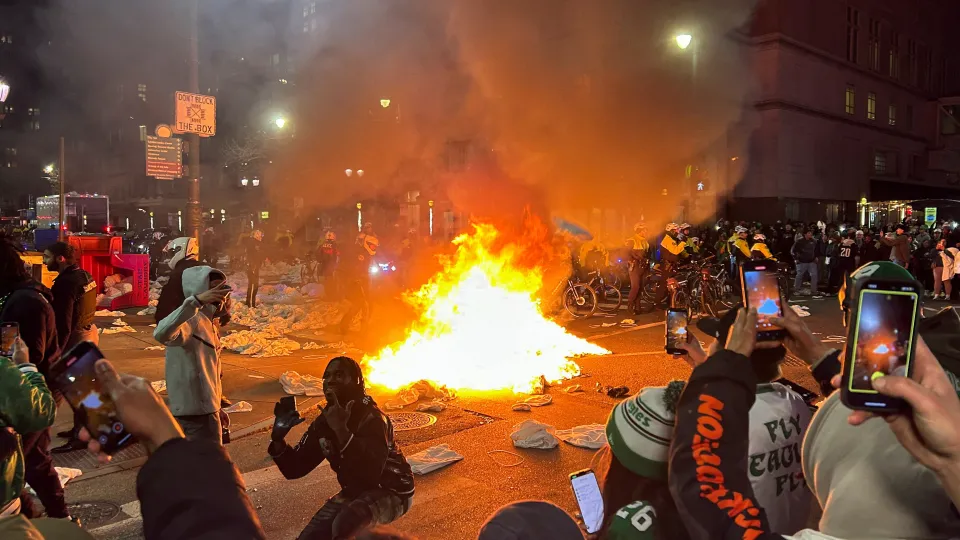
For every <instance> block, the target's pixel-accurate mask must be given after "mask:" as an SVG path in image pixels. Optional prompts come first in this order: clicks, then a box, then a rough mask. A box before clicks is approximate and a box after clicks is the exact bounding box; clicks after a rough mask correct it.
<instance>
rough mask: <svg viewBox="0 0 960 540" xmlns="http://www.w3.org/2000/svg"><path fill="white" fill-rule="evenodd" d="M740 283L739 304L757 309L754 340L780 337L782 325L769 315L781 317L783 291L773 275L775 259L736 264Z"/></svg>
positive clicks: (777, 338)
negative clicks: (740, 299)
mask: <svg viewBox="0 0 960 540" xmlns="http://www.w3.org/2000/svg"><path fill="white" fill-rule="evenodd" d="M740 287H741V290H742V291H743V305H744V307H746V308H747V309H749V308H753V309H755V310H756V311H757V341H779V340H781V339H783V336H784V330H783V327H781V326H778V325H777V324H775V323H774V322H773V320H772V319H774V318H777V317H783V294H782V293H781V291H780V280H779V279H777V266H776V263H772V262H770V261H746V262H744V263H743V264H741V265H740Z"/></svg>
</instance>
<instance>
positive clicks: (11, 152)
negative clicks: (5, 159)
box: [5, 148, 17, 156]
mask: <svg viewBox="0 0 960 540" xmlns="http://www.w3.org/2000/svg"><path fill="white" fill-rule="evenodd" d="M5 153H6V154H7V155H8V156H15V155H17V149H16V148H7V149H6V151H5Z"/></svg>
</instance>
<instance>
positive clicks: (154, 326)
mask: <svg viewBox="0 0 960 540" xmlns="http://www.w3.org/2000/svg"><path fill="white" fill-rule="evenodd" d="M148 326H150V328H156V327H157V323H153V324H151V325H148Z"/></svg>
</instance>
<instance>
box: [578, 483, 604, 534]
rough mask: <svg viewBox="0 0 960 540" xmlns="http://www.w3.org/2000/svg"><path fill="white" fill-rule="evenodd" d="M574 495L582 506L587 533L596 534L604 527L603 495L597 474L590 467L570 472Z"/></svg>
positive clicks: (581, 513) (581, 511) (581, 510)
mask: <svg viewBox="0 0 960 540" xmlns="http://www.w3.org/2000/svg"><path fill="white" fill-rule="evenodd" d="M570 485H571V486H572V487H573V496H574V497H576V499H577V506H579V507H580V516H582V517H583V524H584V526H586V528H587V534H595V533H596V532H597V531H599V530H600V529H601V528H602V527H603V495H602V494H601V493H600V484H599V483H597V476H596V475H595V474H593V471H591V470H590V469H584V470H582V471H577V472H575V473H572V474H570Z"/></svg>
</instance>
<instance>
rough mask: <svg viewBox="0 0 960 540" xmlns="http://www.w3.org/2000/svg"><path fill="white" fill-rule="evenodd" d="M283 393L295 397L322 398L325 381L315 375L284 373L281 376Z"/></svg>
mask: <svg viewBox="0 0 960 540" xmlns="http://www.w3.org/2000/svg"><path fill="white" fill-rule="evenodd" d="M280 386H282V387H283V391H284V392H286V393H288V394H290V395H293V396H302V395H307V396H322V395H323V379H321V378H320V377H314V376H313V375H300V374H299V373H297V372H296V371H284V372H283V374H282V375H280Z"/></svg>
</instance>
